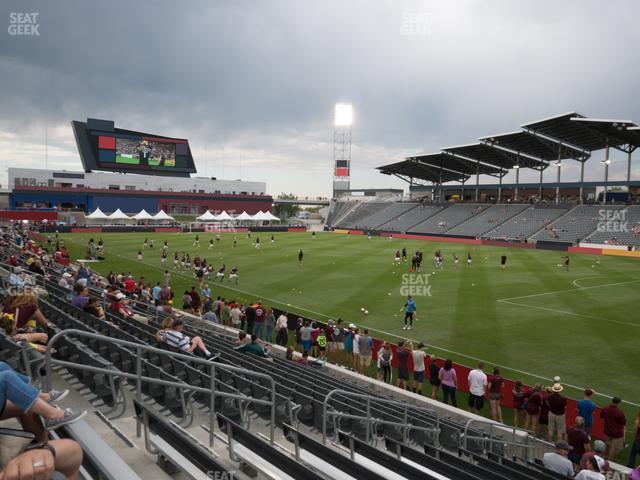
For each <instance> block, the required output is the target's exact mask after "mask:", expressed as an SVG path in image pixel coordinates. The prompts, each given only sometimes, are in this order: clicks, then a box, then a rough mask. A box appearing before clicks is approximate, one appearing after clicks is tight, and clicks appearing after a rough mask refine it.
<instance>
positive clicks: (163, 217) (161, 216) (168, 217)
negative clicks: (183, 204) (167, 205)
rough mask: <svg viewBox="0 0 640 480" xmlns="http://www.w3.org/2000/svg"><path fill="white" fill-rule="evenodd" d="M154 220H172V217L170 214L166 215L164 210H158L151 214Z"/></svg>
mask: <svg viewBox="0 0 640 480" xmlns="http://www.w3.org/2000/svg"><path fill="white" fill-rule="evenodd" d="M153 219H154V220H165V221H167V220H168V221H173V220H174V218H173V217H172V216H171V215H167V213H166V212H165V211H164V210H160V211H159V212H158V213H156V214H155V215H154V216H153Z"/></svg>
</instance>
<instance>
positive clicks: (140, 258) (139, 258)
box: [138, 250, 142, 262]
mask: <svg viewBox="0 0 640 480" xmlns="http://www.w3.org/2000/svg"><path fill="white" fill-rule="evenodd" d="M138 261H139V262H141V261H142V250H138Z"/></svg>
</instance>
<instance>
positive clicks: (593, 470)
mask: <svg viewBox="0 0 640 480" xmlns="http://www.w3.org/2000/svg"><path fill="white" fill-rule="evenodd" d="M605 479H606V477H605V476H604V475H603V474H602V473H601V472H600V466H599V465H598V461H597V460H596V458H595V457H591V458H589V459H588V460H587V464H586V468H585V469H584V470H580V471H579V472H578V474H577V475H576V480H605Z"/></svg>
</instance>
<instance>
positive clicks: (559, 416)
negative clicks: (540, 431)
mask: <svg viewBox="0 0 640 480" xmlns="http://www.w3.org/2000/svg"><path fill="white" fill-rule="evenodd" d="M563 390H564V388H563V386H562V385H561V384H560V383H554V384H553V386H552V387H551V394H550V395H549V398H548V399H547V402H548V404H549V430H548V432H547V439H548V440H549V442H552V441H553V435H554V433H557V435H558V438H557V439H558V440H566V437H567V417H566V413H567V399H566V398H565V397H564V396H562V395H561V393H562V391H563Z"/></svg>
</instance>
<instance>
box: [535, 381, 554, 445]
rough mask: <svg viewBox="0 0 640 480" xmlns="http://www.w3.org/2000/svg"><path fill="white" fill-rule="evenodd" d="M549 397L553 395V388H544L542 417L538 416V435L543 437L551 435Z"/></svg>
mask: <svg viewBox="0 0 640 480" xmlns="http://www.w3.org/2000/svg"><path fill="white" fill-rule="evenodd" d="M549 395H551V387H544V388H543V389H542V390H540V415H539V416H538V432H537V433H538V435H540V436H542V437H544V436H547V435H548V434H549V402H548V400H549ZM545 430H546V431H545Z"/></svg>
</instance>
